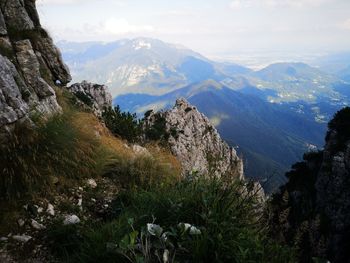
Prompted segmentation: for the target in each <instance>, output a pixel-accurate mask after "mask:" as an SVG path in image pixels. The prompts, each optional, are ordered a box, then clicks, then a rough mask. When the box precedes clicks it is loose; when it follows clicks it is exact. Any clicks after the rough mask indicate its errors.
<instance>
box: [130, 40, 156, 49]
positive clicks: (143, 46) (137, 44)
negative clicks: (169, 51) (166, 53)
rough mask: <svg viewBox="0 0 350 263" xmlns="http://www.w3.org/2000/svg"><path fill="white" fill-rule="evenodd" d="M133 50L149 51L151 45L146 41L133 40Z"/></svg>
mask: <svg viewBox="0 0 350 263" xmlns="http://www.w3.org/2000/svg"><path fill="white" fill-rule="evenodd" d="M133 42H134V43H133V48H134V49H135V50H140V49H151V48H152V44H151V43H150V42H148V41H146V40H141V39H140V40H134V41H133Z"/></svg>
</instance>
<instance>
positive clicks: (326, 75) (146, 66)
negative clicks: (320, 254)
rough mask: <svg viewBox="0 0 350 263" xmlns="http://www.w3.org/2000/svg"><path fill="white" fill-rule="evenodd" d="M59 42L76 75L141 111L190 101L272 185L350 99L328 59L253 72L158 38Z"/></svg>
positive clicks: (249, 170) (252, 172)
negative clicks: (331, 69) (179, 101)
mask: <svg viewBox="0 0 350 263" xmlns="http://www.w3.org/2000/svg"><path fill="white" fill-rule="evenodd" d="M58 46H59V47H60V49H61V50H62V53H63V58H64V60H65V61H66V62H67V63H68V65H69V66H70V68H71V71H72V76H73V79H74V80H75V81H82V80H84V79H89V80H91V81H93V82H98V83H103V84H107V85H108V86H109V88H110V90H111V92H112V95H113V97H114V104H115V105H116V104H118V105H120V106H121V109H123V110H126V111H131V112H136V113H137V114H138V115H139V116H140V117H141V116H142V115H143V113H144V112H146V111H147V110H149V109H154V110H160V109H166V108H169V107H170V106H171V105H173V104H174V102H175V100H176V99H177V98H179V97H184V98H186V99H188V100H189V102H190V103H191V104H193V105H195V106H197V107H198V109H199V110H200V111H201V112H203V113H204V114H205V115H207V116H208V117H209V118H210V120H211V121H212V123H213V124H214V125H215V126H216V127H217V129H218V130H219V132H220V134H222V136H223V138H224V139H225V140H226V141H227V142H228V143H229V144H230V145H232V146H235V147H236V148H237V150H238V152H239V153H240V154H241V155H242V157H243V159H244V164H245V170H246V174H247V175H248V176H250V177H254V178H258V179H259V180H260V181H261V182H266V184H265V189H266V190H267V191H272V190H273V189H275V188H276V187H277V186H278V185H280V184H281V183H283V181H284V180H285V179H284V176H283V174H284V172H285V171H286V170H287V169H288V168H289V167H290V165H291V164H292V163H294V162H296V161H298V160H300V159H301V158H302V154H303V153H304V152H305V151H308V150H315V149H317V148H320V147H321V146H322V142H323V136H324V133H325V131H326V123H327V122H328V120H329V119H330V118H331V117H332V116H333V114H334V113H335V112H336V111H337V110H338V109H340V108H341V107H343V106H345V105H347V104H348V103H349V99H350V84H349V83H347V82H346V78H342V77H341V76H340V75H339V74H336V73H335V72H330V71H323V70H326V66H325V65H327V63H326V62H323V64H322V65H323V66H322V67H321V66H319V67H314V66H310V65H307V64H305V63H300V62H291V63H276V64H272V65H269V66H267V67H266V68H264V69H261V70H259V71H253V70H251V69H249V68H246V67H244V66H240V65H238V64H235V63H229V62H225V63H223V62H216V61H212V60H210V59H207V58H205V57H204V56H202V55H200V54H199V53H197V52H194V51H192V50H189V49H187V48H185V47H183V46H179V45H173V44H168V43H165V42H162V41H160V40H156V39H147V38H137V39H131V40H128V39H124V40H119V41H116V42H113V43H100V42H88V43H71V42H65V41H61V42H59V43H58ZM325 60H326V59H325ZM321 61H322V60H321V59H320V62H321ZM326 61H327V60H326ZM319 64H320V65H321V63H319ZM339 68H340V69H342V67H339ZM343 70H344V68H343ZM340 71H341V70H339V72H340Z"/></svg>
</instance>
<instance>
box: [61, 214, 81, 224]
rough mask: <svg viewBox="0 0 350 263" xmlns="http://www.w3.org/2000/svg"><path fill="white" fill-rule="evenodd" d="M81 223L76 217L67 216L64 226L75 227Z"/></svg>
mask: <svg viewBox="0 0 350 263" xmlns="http://www.w3.org/2000/svg"><path fill="white" fill-rule="evenodd" d="M79 223H80V219H79V217H78V216H76V215H67V216H66V217H65V219H64V221H63V225H75V224H79Z"/></svg>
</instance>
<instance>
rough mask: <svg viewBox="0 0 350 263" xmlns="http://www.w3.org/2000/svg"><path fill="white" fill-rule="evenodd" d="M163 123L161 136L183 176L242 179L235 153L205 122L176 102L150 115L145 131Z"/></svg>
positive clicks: (195, 111)
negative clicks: (181, 169) (200, 175)
mask: <svg viewBox="0 0 350 263" xmlns="http://www.w3.org/2000/svg"><path fill="white" fill-rule="evenodd" d="M162 122H164V125H165V127H164V133H166V136H165V137H166V138H167V142H168V144H169V145H170V148H171V151H172V153H173V154H174V155H175V156H176V157H177V158H178V160H179V161H180V162H181V164H182V167H183V173H184V174H188V173H190V172H192V171H197V172H198V173H199V174H204V175H207V174H210V175H215V176H225V175H228V176H233V177H237V178H243V163H242V160H241V159H240V158H239V157H238V156H237V153H236V151H235V150H234V149H233V148H231V147H229V146H228V144H227V143H225V142H224V141H223V140H222V139H221V137H220V135H219V133H218V132H217V130H216V129H215V127H214V126H213V125H212V124H211V123H210V121H209V120H208V118H207V117H206V116H204V115H203V114H202V113H200V112H199V111H198V110H197V109H196V108H195V107H193V106H192V105H190V104H189V103H188V102H187V101H186V100H185V99H178V100H177V101H176V104H175V107H174V108H173V109H171V110H169V111H165V112H159V113H153V112H152V113H150V114H149V116H148V117H147V119H146V122H145V127H146V129H149V128H150V127H154V125H155V124H156V125H157V123H158V124H160V123H162Z"/></svg>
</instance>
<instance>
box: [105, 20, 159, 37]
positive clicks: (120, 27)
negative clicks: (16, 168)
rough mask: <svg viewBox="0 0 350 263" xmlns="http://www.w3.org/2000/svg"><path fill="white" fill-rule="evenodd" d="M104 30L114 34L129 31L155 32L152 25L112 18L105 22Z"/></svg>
mask: <svg viewBox="0 0 350 263" xmlns="http://www.w3.org/2000/svg"><path fill="white" fill-rule="evenodd" d="M103 31H104V32H105V33H109V34H113V35H122V34H127V33H144V32H153V31H154V27H153V26H151V25H133V24H130V23H129V22H128V21H127V20H126V19H116V18H110V19H108V20H107V21H105V22H104V23H103Z"/></svg>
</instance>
